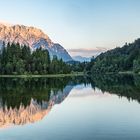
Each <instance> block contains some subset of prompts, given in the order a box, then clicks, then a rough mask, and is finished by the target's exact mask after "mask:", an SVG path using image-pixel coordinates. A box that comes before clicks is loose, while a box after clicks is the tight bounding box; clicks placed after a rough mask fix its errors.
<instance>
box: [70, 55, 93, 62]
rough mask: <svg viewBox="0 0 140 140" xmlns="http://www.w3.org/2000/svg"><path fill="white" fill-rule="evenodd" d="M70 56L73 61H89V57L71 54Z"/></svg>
mask: <svg viewBox="0 0 140 140" xmlns="http://www.w3.org/2000/svg"><path fill="white" fill-rule="evenodd" d="M72 58H73V59H74V60H75V61H79V62H90V60H91V58H90V57H83V56H73V57H72Z"/></svg>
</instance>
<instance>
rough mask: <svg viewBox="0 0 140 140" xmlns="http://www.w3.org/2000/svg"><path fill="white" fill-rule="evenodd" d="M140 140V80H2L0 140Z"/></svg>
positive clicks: (103, 78) (115, 77) (116, 78)
mask: <svg viewBox="0 0 140 140" xmlns="http://www.w3.org/2000/svg"><path fill="white" fill-rule="evenodd" d="M19 139H20V140H38V139H39V140H139V139H140V77H139V76H130V75H121V76H120V75H115V76H113V75H108V76H105V75H104V76H93V77H89V78H84V77H79V78H50V79H48V78H45V79H44V78H32V79H20V78H15V79H13V78H1V79H0V140H19Z"/></svg>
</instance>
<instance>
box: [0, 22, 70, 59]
mask: <svg viewBox="0 0 140 140" xmlns="http://www.w3.org/2000/svg"><path fill="white" fill-rule="evenodd" d="M2 42H5V43H8V42H10V43H12V42H14V43H19V44H20V45H27V46H29V47H30V49H31V50H32V51H34V50H35V49H37V48H39V47H42V48H43V49H47V50H48V51H49V54H50V56H51V58H52V57H53V55H56V56H57V57H58V58H59V59H61V58H62V59H63V61H71V60H72V57H71V56H70V55H69V54H68V52H67V51H66V50H65V49H64V48H63V47H62V46H61V45H60V44H57V43H53V42H52V41H51V39H50V38H49V37H48V35H46V34H45V33H44V32H43V31H42V30H40V29H37V28H35V27H28V26H24V25H4V24H0V46H2Z"/></svg>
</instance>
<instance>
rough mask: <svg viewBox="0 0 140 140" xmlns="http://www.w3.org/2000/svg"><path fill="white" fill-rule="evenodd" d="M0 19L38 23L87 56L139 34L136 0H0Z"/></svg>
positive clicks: (139, 0)
mask: <svg viewBox="0 0 140 140" xmlns="http://www.w3.org/2000/svg"><path fill="white" fill-rule="evenodd" d="M0 21H1V22H6V23H12V24H24V25H27V26H35V27H38V28H40V29H42V30H43V31H44V32H45V33H46V34H47V35H49V37H50V38H51V40H52V41H53V42H56V43H60V44H61V45H62V46H63V47H64V48H65V49H67V50H68V52H69V53H70V54H71V55H72V56H74V55H82V56H87V57H88V56H93V55H97V54H98V53H99V52H102V51H105V50H108V49H111V48H115V47H118V46H122V45H124V44H125V43H126V42H133V41H134V40H135V39H137V38H139V37H140V27H139V25H140V0H0Z"/></svg>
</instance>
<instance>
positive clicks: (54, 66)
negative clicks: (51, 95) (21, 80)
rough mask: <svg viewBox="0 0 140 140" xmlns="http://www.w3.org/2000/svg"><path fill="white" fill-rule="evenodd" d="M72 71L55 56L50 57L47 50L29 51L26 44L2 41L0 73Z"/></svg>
mask: <svg viewBox="0 0 140 140" xmlns="http://www.w3.org/2000/svg"><path fill="white" fill-rule="evenodd" d="M71 71H72V69H71V65H69V64H66V63H65V62H63V61H62V59H60V60H58V59H57V57H56V56H54V57H53V59H52V60H51V59H50V55H49V52H48V51H47V50H43V49H41V48H38V49H36V50H35V51H33V52H31V49H30V48H29V47H28V46H25V45H24V46H20V45H19V43H17V44H14V43H12V44H10V43H8V44H7V46H6V45H5V44H4V43H3V46H2V48H1V53H0V74H62V73H63V74H66V73H70V72H71Z"/></svg>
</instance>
